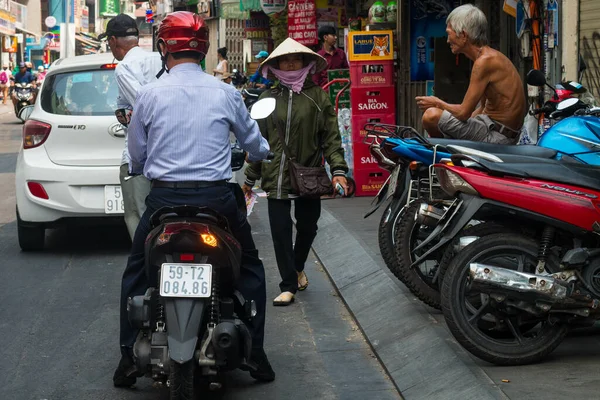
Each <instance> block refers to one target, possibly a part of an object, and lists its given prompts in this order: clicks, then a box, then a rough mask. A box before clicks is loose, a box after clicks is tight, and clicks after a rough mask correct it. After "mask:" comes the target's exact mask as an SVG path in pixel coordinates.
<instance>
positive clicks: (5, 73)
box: [0, 64, 12, 104]
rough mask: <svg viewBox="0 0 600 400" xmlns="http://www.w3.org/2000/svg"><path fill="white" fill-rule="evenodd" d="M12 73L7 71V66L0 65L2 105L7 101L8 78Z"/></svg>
mask: <svg viewBox="0 0 600 400" xmlns="http://www.w3.org/2000/svg"><path fill="white" fill-rule="evenodd" d="M11 76H12V73H11V72H10V70H9V69H8V65H6V64H3V65H2V71H1V72H0V89H2V104H6V102H7V101H8V89H10V77H11Z"/></svg>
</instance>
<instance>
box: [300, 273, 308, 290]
mask: <svg viewBox="0 0 600 400" xmlns="http://www.w3.org/2000/svg"><path fill="white" fill-rule="evenodd" d="M307 287H308V277H307V276H306V273H304V271H302V272H298V290H300V291H302V290H306V288H307Z"/></svg>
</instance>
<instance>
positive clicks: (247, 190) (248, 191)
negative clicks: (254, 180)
mask: <svg viewBox="0 0 600 400" xmlns="http://www.w3.org/2000/svg"><path fill="white" fill-rule="evenodd" d="M242 191H243V192H244V195H246V196H248V195H250V194H251V193H252V188H251V187H250V186H248V185H246V184H245V183H244V184H243V185H242Z"/></svg>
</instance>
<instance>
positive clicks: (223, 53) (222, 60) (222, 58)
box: [213, 47, 229, 79]
mask: <svg viewBox="0 0 600 400" xmlns="http://www.w3.org/2000/svg"><path fill="white" fill-rule="evenodd" d="M217 59H218V60H219V63H218V64H217V68H215V69H213V73H214V75H215V77H216V78H217V79H221V78H222V77H223V74H224V73H225V72H229V62H228V61H227V47H221V48H220V49H217Z"/></svg>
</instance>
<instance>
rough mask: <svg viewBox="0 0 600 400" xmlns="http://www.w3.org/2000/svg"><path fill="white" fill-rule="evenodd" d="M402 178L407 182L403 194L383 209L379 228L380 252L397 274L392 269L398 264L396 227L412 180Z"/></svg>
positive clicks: (406, 177) (394, 198)
mask: <svg viewBox="0 0 600 400" xmlns="http://www.w3.org/2000/svg"><path fill="white" fill-rule="evenodd" d="M402 179H404V182H405V184H404V186H403V187H401V188H400V189H401V190H402V195H401V196H400V197H393V198H392V201H391V202H390V204H388V206H387V207H386V208H385V210H383V214H382V215H381V219H380V220H379V228H378V230H377V243H378V244H379V252H380V253H381V257H382V258H383V261H384V262H385V265H386V266H387V267H388V268H389V269H390V271H392V273H393V274H394V275H396V274H395V273H394V271H393V270H392V269H395V268H397V267H396V264H397V263H398V262H397V261H396V252H395V250H394V248H395V243H396V228H397V226H398V221H399V220H400V218H401V217H402V213H403V212H404V209H405V206H406V197H407V196H408V190H407V185H408V184H409V182H410V176H405V177H404V178H402ZM396 277H397V278H398V279H400V277H399V276H398V275H396Z"/></svg>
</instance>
